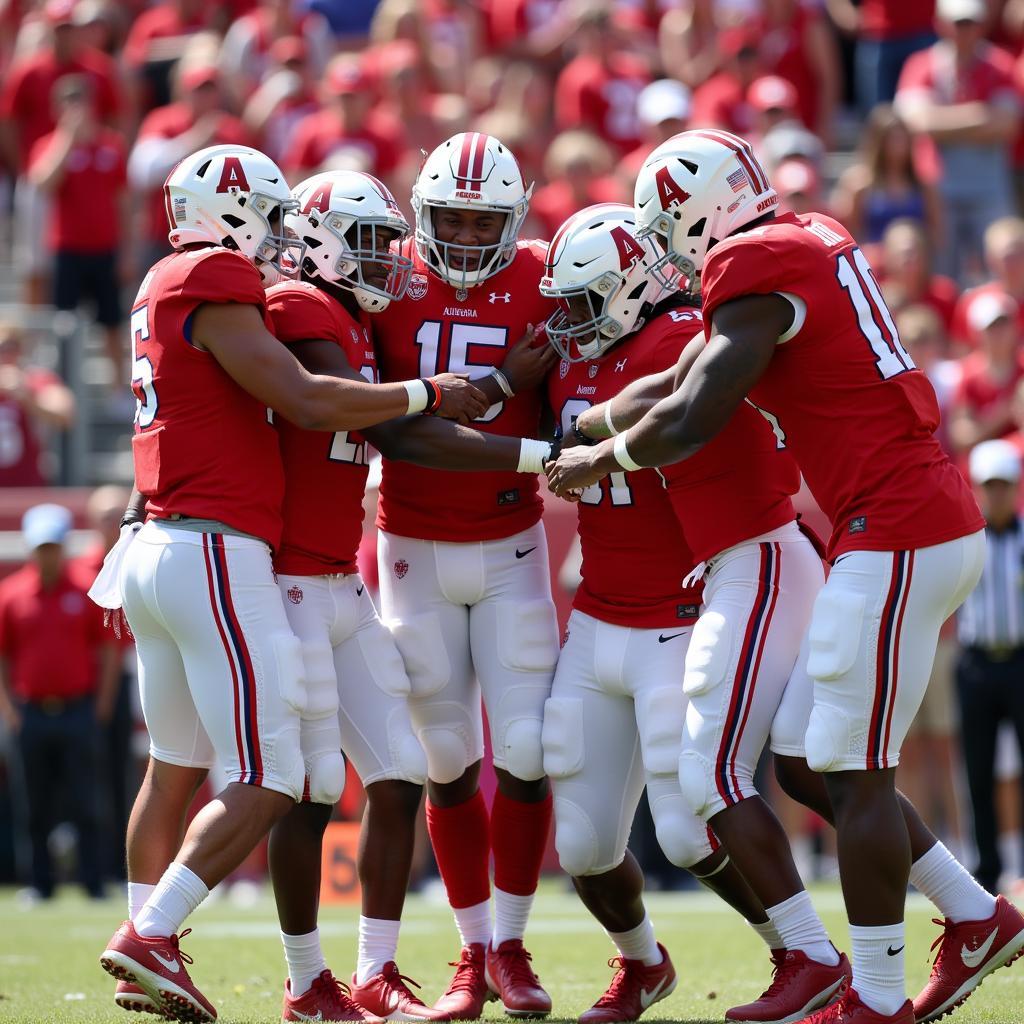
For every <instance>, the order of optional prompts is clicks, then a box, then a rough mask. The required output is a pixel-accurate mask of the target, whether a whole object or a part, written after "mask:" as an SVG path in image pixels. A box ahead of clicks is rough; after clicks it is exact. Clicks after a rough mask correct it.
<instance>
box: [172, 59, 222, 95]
mask: <svg viewBox="0 0 1024 1024" xmlns="http://www.w3.org/2000/svg"><path fill="white" fill-rule="evenodd" d="M219 81H220V72H219V71H218V70H217V67H216V65H214V64H199V65H197V66H196V67H192V68H187V69H186V70H184V71H182V72H181V77H180V82H181V87H182V89H184V90H185V91H186V92H191V91H192V90H193V89H198V88H200V86H203V85H209V84H210V83H211V82H212V83H214V84H216V83H217V82H219Z"/></svg>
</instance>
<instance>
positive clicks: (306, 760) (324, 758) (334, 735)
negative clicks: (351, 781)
mask: <svg viewBox="0 0 1024 1024" xmlns="http://www.w3.org/2000/svg"><path fill="white" fill-rule="evenodd" d="M299 735H300V741H301V744H302V760H303V764H304V769H305V770H304V774H305V779H306V784H307V785H308V788H309V799H310V800H311V801H312V802H313V803H315V804H336V803H337V802H338V800H339V799H340V798H341V794H342V790H343V789H344V788H345V760H344V758H343V757H342V754H341V731H340V729H339V728H338V716H337V715H323V716H321V717H319V718H309V717H303V719H302V721H301V723H300V725H299Z"/></svg>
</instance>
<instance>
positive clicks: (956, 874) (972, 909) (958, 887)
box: [910, 843, 996, 922]
mask: <svg viewBox="0 0 1024 1024" xmlns="http://www.w3.org/2000/svg"><path fill="white" fill-rule="evenodd" d="M910 882H911V884H912V885H913V886H914V888H915V889H919V890H920V891H921V892H922V893H924V895H925V896H927V897H928V899H930V900H931V901H932V903H934V904H935V906H937V907H938V908H939V912H940V913H941V914H942V916H943V917H948V918H949V919H950V921H956V922H959V921H984V920H986V919H987V918H989V917H991V916H992V915H993V914H994V913H995V912H996V900H995V897H994V896H993V895H992V894H991V893H989V892H986V891H985V890H984V889H983V888H982V887H981V886H980V885H979V884H978V883H977V882H976V881H975V879H974V876H973V875H972V874H971V873H970V872H969V871H968V870H967V868H965V867H964V866H963V864H961V863H960V861H958V860H957V859H956V857H954V856H953V854H951V853H950V852H949V850H947V849H946V847H945V846H943V845H942V843H936V844H935V845H934V846H933V847H932V848H931V849H930V850H929V851H928V852H927V853H926V854H924V855H923V856H921V857H918V859H917V860H916V861H914V863H913V864H911V865H910Z"/></svg>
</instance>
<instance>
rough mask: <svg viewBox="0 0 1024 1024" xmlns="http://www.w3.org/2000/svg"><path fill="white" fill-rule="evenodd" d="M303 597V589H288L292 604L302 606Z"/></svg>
mask: <svg viewBox="0 0 1024 1024" xmlns="http://www.w3.org/2000/svg"><path fill="white" fill-rule="evenodd" d="M303 596H304V595H303V593H302V588H301V587H289V588H288V600H289V601H291V603H292V604H302V598H303Z"/></svg>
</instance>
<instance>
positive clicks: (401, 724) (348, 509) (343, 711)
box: [267, 171, 551, 1020]
mask: <svg viewBox="0 0 1024 1024" xmlns="http://www.w3.org/2000/svg"><path fill="white" fill-rule="evenodd" d="M293 195H294V197H295V199H296V202H297V204H298V208H297V209H295V210H293V211H291V212H289V213H288V214H287V215H286V217H285V225H286V227H287V228H288V230H289V231H290V232H291V233H292V234H294V235H295V236H296V237H297V238H298V239H299V241H300V242H302V243H304V244H305V246H306V249H305V255H304V258H303V260H302V266H301V270H302V280H301V281H289V282H283V283H281V284H278V285H275V286H274V287H273V288H271V289H270V290H269V292H268V293H267V306H268V310H269V312H270V316H271V319H272V321H273V325H274V332H275V334H276V335H277V337H279V338H280V339H281V340H282V341H283V342H284V343H285V344H286V345H288V346H289V349H290V351H291V352H292V353H293V354H294V355H295V356H296V357H297V358H298V359H299V361H300V362H301V363H302V365H303V366H304V367H306V369H307V370H309V371H310V372H313V373H322V374H331V375H334V376H338V377H341V378H345V379H350V380H356V381H358V380H367V381H374V380H376V377H377V370H376V360H375V354H374V350H373V338H372V334H371V329H372V326H373V324H372V321H374V320H376V315H377V314H380V313H381V312H383V311H384V310H385V309H387V308H388V306H389V305H390V303H391V302H392V301H394V300H396V299H400V298H401V297H402V295H403V294H404V292H405V289H406V285H407V284H408V280H409V272H410V270H411V268H412V261H411V260H410V259H408V257H405V256H402V255H400V254H399V253H397V252H392V251H391V246H392V245H393V244H394V243H398V242H400V241H401V240H402V239H403V238H404V237H405V236H406V235H408V234H409V226H408V224H407V223H406V220H405V218H404V217H403V216H402V214H401V212H400V211H399V208H398V205H397V203H396V202H395V200H394V197H393V196H392V195H391V193H390V192H389V191H388V189H387V188H386V187H385V186H384V185H383V184H382V183H381V182H380V181H378V180H377V179H376V178H374V177H372V176H370V175H367V174H362V173H358V172H355V171H331V172H326V173H323V174H318V175H314V176H313V177H311V178H309V179H307V180H306V181H304V182H302V183H301V184H300V185H298V186H297V187H296V188H295V190H294V192H293ZM514 353H515V354H514V355H511V356H510V358H509V359H508V360H507V361H506V363H505V370H506V371H507V374H508V379H509V380H510V381H511V382H514V383H515V384H517V385H518V384H520V383H522V382H523V381H526V383H527V384H529V383H530V382H531V381H532V380H540V379H541V378H542V377H543V375H544V373H545V372H546V370H547V367H548V365H549V364H550V361H551V360H550V358H549V357H548V355H547V354H546V352H545V351H544V350H543V349H531V348H530V347H529V345H528V342H526V341H523V342H521V343H520V344H519V345H518V346H516V347H515V349H514ZM524 374H528V375H527V376H524ZM530 375H532V376H530ZM278 430H279V434H280V438H281V453H282V456H283V460H284V472H285V497H284V529H283V535H282V540H281V546H280V548H279V549H278V550H277V552H276V554H275V558H274V567H275V570H276V572H277V580H278V586H279V587H280V590H281V596H282V599H283V601H284V607H285V611H286V612H287V615H288V620H289V622H290V623H291V626H292V629H293V631H294V632H295V635H296V636H297V637H298V638H299V639H300V640H301V641H302V647H303V656H304V659H305V665H306V695H307V706H306V710H305V711H304V712H303V718H302V750H303V756H304V759H305V765H306V777H307V784H306V794H305V799H304V800H303V802H301V803H299V804H297V805H296V806H295V807H294V808H293V810H292V811H291V812H290V813H289V814H288V815H287V816H286V817H285V818H283V819H282V820H281V821H280V822H279V823H278V824H277V825H276V826H275V827H274V829H273V831H272V832H271V837H270V872H271V877H272V879H273V882H274V891H275V894H276V897H277V903H278V913H279V916H280V919H281V928H282V942H283V943H284V947H285V955H286V959H287V961H288V970H289V979H288V984H287V988H286V992H285V1008H284V1014H283V1016H284V1019H285V1020H307V1019H312V1018H314V1017H315V1018H316V1019H323V1020H359V1019H362V1015H363V1014H364V1013H365V1014H369V1015H372V1016H374V1017H378V1018H390V1019H398V1020H439V1019H445V1014H444V1013H442V1012H441V1011H440V1010H433V1009H431V1008H429V1007H427V1006H426V1005H425V1004H424V1003H423V1002H422V1000H420V999H419V998H417V997H416V996H415V995H414V994H413V993H412V991H411V990H410V989H409V987H408V985H407V984H406V979H405V978H404V977H403V976H402V975H401V973H400V972H399V970H398V967H397V966H396V963H395V956H396V950H397V947H398V936H399V922H400V918H401V913H402V906H403V902H404V899H405V892H406V888H407V886H408V881H409V870H410V866H411V861H412V852H413V841H414V833H415V821H416V814H417V811H418V809H419V803H420V797H421V794H422V787H423V784H424V782H425V781H426V775H427V761H426V757H425V756H424V753H423V749H422V747H421V746H420V742H419V740H418V739H417V738H416V736H415V734H414V732H413V728H412V724H411V722H410V718H409V709H408V697H409V691H410V686H409V679H408V676H407V675H406V672H405V668H404V666H403V663H402V658H401V655H400V654H399V653H398V649H397V648H396V646H395V642H394V640H393V639H392V636H391V633H390V632H389V631H388V630H387V629H386V628H385V626H384V625H383V624H382V623H381V621H380V619H379V618H378V616H377V613H376V610H375V609H374V607H373V603H372V602H371V600H370V596H369V595H368V594H367V593H366V589H365V586H364V584H363V581H362V579H361V578H360V577H359V575H358V573H357V572H356V567H355V560H356V551H357V549H358V546H359V541H360V537H361V534H362V520H363V504H362V502H363V492H364V489H365V485H366V478H367V473H368V468H367V458H366V447H367V442H369V443H371V444H373V445H374V446H375V447H377V448H379V449H380V450H381V451H382V452H384V453H385V454H386V455H387V456H388V457H389V458H392V459H405V458H409V459H415V460H417V461H418V462H420V463H421V464H426V465H434V466H461V467H462V468H471V467H475V468H480V469H485V470H486V469H490V470H498V469H503V470H505V471H506V472H515V471H516V470H517V469H522V470H527V469H529V470H530V471H531V472H533V473H539V472H540V469H541V462H540V457H541V456H544V457H547V456H548V455H549V454H550V448H551V446H550V444H548V443H545V442H540V441H535V440H520V439H519V438H513V437H503V436H490V435H485V434H478V433H476V432H475V431H471V430H468V429H465V428H461V427H457V426H455V425H454V424H451V423H446V422H444V421H440V420H437V419H432V418H424V417H412V418H407V419H405V420H401V421H398V422H397V423H394V424H387V425H385V426H382V427H377V428H374V429H372V430H370V429H368V430H365V431H363V432H355V431H347V432H346V431H341V432H338V433H336V434H333V435H326V434H323V433H318V432H316V431H310V430H304V429H302V428H301V427H298V426H296V425H294V424H292V423H289V422H288V421H286V420H283V419H282V420H279V421H278ZM533 453H537V454H536V455H534V462H533V463H532V464H531V463H530V459H529V456H530V455H532V454H533ZM325 509H329V510H330V515H325V514H324V510H325ZM339 723H340V735H339ZM342 748H343V749H344V750H345V752H346V754H347V755H348V756H349V758H351V760H352V762H353V764H354V765H355V768H356V770H357V772H358V773H359V777H360V779H361V780H362V783H363V785H364V787H365V789H366V797H367V805H366V812H365V815H364V818H363V830H362V834H361V838H360V846H359V853H358V871H359V877H360V881H361V883H362V914H361V916H360V919H359V954H358V963H357V966H356V971H355V974H354V977H353V985H354V986H355V989H354V996H355V999H356V1000H357V1001H358V1002H357V1004H354V1003H353V1002H352V1001H351V999H350V998H349V996H348V995H347V993H346V987H344V986H342V985H341V984H340V983H339V982H338V981H337V980H335V979H334V977H333V975H332V974H331V972H330V971H329V970H328V969H327V965H326V963H325V960H324V956H323V951H322V949H321V946H320V940H319V934H318V932H317V928H316V923H317V903H318V897H319V874H320V851H321V845H322V842H321V841H322V836H323V832H324V829H325V828H326V826H327V822H328V820H329V819H330V816H331V810H332V808H333V806H334V804H335V803H337V800H338V798H339V796H340V794H341V791H342V787H343V782H344V768H343V763H342V758H341V753H340V751H341V749H342Z"/></svg>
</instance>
